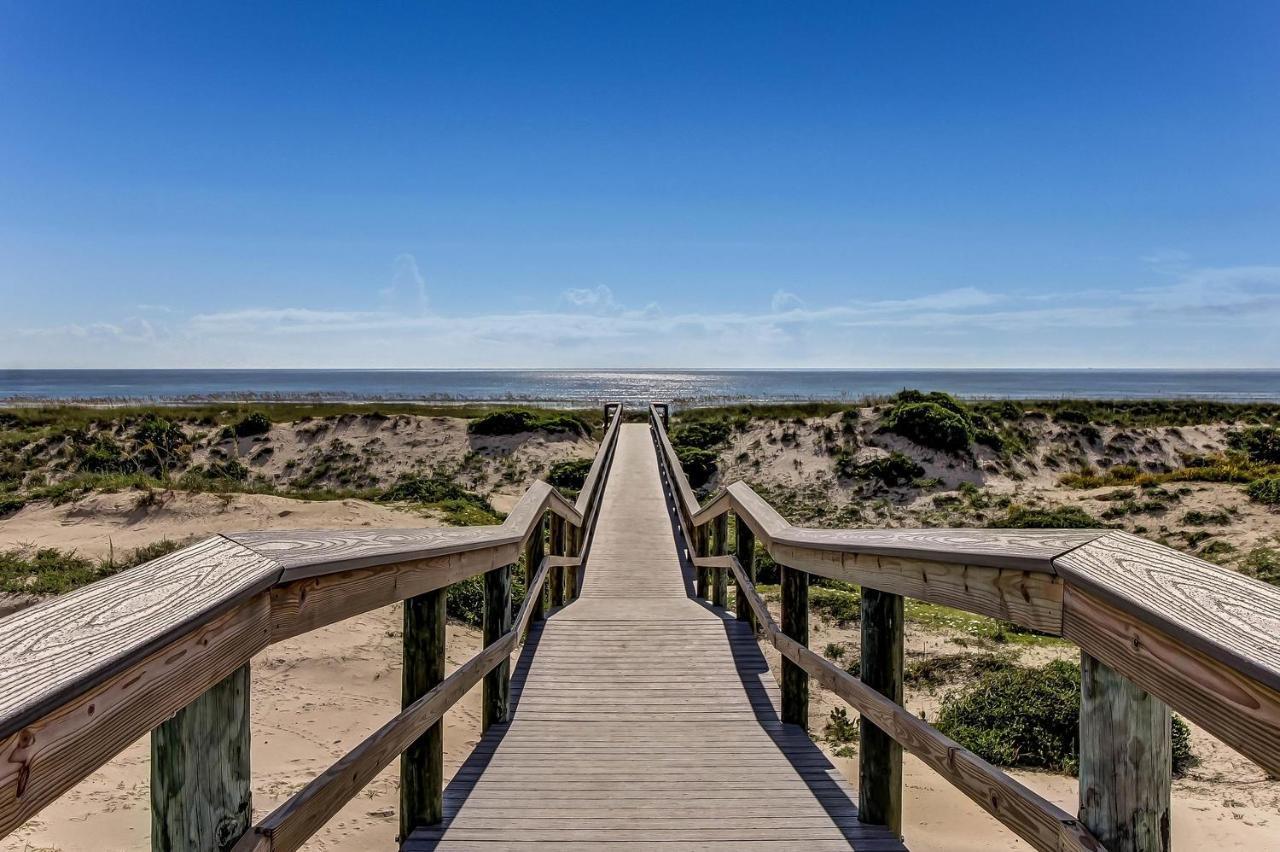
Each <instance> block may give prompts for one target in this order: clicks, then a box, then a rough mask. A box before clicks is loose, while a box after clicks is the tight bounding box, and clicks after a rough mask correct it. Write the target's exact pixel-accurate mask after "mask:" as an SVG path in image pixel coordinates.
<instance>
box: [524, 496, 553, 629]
mask: <svg viewBox="0 0 1280 852" xmlns="http://www.w3.org/2000/svg"><path fill="white" fill-rule="evenodd" d="M545 525H546V518H545V517H542V518H539V519H538V522H537V523H536V524H534V525H533V532H531V533H529V540H528V541H526V542H525V545H524V587H525V588H526V589H528V588H529V587H530V585H531V584H532V583H533V578H534V576H535V575H537V573H538V568H539V567H541V565H542V557H543V556H545V555H546V549H547V548H546V541H545V537H544V535H543V527H545ZM542 601H543V594H542V590H539V592H538V596H537V598H536V599H535V600H534V602H533V604H532V605H531V606H530V608H529V623H530V624H532V623H533V622H535V621H541V620H542V619H543V616H544V612H543V606H542Z"/></svg>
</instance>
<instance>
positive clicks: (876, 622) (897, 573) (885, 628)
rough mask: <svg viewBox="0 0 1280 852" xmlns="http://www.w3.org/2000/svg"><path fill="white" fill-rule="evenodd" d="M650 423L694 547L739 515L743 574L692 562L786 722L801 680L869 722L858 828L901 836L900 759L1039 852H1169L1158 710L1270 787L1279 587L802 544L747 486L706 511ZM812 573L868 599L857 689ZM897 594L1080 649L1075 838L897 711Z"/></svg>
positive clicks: (1127, 541)
mask: <svg viewBox="0 0 1280 852" xmlns="http://www.w3.org/2000/svg"><path fill="white" fill-rule="evenodd" d="M650 422H651V427H652V429H653V432H654V442H655V445H656V447H657V451H658V456H659V463H660V466H661V468H662V471H663V475H664V478H665V479H666V481H667V482H668V485H669V488H670V492H671V495H672V500H673V503H674V510H675V515H676V518H677V522H678V525H679V527H680V530H681V533H682V535H683V536H684V538H685V540H686V541H700V540H702V538H703V537H704V536H705V535H706V530H707V529H708V528H709V527H711V526H712V525H713V524H718V523H721V522H720V521H719V519H720V518H723V517H725V516H727V515H728V514H729V513H730V512H732V513H733V515H734V516H735V527H736V529H737V538H738V547H737V548H736V558H729V557H725V556H702V555H701V553H702V552H703V551H697V553H698V554H699V555H698V556H696V557H695V559H694V564H695V566H696V570H697V571H698V572H699V576H702V575H703V573H705V572H708V571H713V570H715V569H716V568H717V566H722V565H723V566H728V567H730V568H731V569H732V570H733V573H734V576H735V579H736V588H737V597H738V602H737V607H736V609H737V614H738V617H739V618H742V617H743V616H744V615H745V614H746V612H745V609H744V605H745V608H746V609H750V610H751V613H752V615H754V617H755V619H756V620H757V621H758V623H759V624H760V626H761V627H762V629H763V631H764V633H765V636H766V638H767V639H768V640H769V641H770V642H771V643H772V644H774V645H775V646H776V647H777V648H778V650H779V651H780V652H781V653H782V656H783V664H782V678H781V679H782V687H783V715H784V719H785V720H787V721H793V722H795V723H797V724H802V723H803V722H804V719H803V718H802V714H800V712H799V710H798V706H799V702H800V701H801V684H802V681H801V680H800V679H799V677H798V675H797V674H796V672H800V673H802V674H804V675H806V676H809V677H814V678H817V680H818V682H819V683H821V684H822V685H823V686H825V687H827V688H828V689H831V690H832V691H833V692H835V693H836V694H837V695H839V696H840V697H841V698H843V699H844V700H845V701H847V702H848V703H849V704H851V705H852V706H853V707H854V708H855V709H857V710H858V712H859V713H860V714H861V715H862V726H861V731H862V733H861V748H862V753H861V756H860V757H861V760H860V766H861V767H862V769H861V772H860V775H861V778H860V782H861V788H862V815H861V816H862V818H863V819H867V820H875V821H877V822H879V823H883V824H887V825H890V826H895V825H897V824H899V821H900V820H901V754H900V749H905V750H907V751H909V752H911V753H912V754H915V755H916V756H918V757H919V758H920V759H921V760H923V761H924V762H925V763H927V764H928V765H929V766H931V767H932V768H933V769H935V770H936V771H937V772H938V773H939V774H941V775H942V776H943V777H945V778H946V779H947V780H948V781H950V782H951V783H952V784H954V785H955V786H956V787H957V788H959V789H960V790H962V791H963V792H965V794H966V795H968V796H969V797H970V798H972V799H973V800H974V801H975V802H977V803H978V804H979V805H981V806H982V807H983V808H984V809H986V810H987V811H988V812H989V813H991V814H992V815H993V816H995V817H996V818H997V819H999V820H1000V821H1001V822H1003V823H1004V824H1005V825H1006V826H1008V827H1009V828H1010V829H1011V830H1013V831H1014V832H1015V833H1017V834H1018V835H1019V836H1020V837H1022V838H1024V839H1025V840H1027V841H1028V842H1029V843H1031V844H1032V845H1033V846H1035V847H1036V848H1038V849H1045V850H1058V849H1103V848H1105V849H1108V850H1111V851H1112V852H1121V850H1125V852H1127V850H1137V849H1150V848H1161V845H1160V844H1162V843H1167V842H1168V813H1169V772H1170V771H1171V767H1170V765H1169V760H1168V753H1169V737H1170V734H1169V721H1168V712H1169V711H1168V706H1171V707H1173V708H1174V709H1175V710H1177V711H1178V712H1180V713H1183V714H1184V715H1186V716H1187V717H1188V718H1190V719H1191V720H1192V721H1194V722H1196V723H1197V724H1199V725H1200V726H1202V727H1203V728H1205V729H1206V730H1207V731H1209V732H1210V733H1211V734H1213V735H1214V736H1216V737H1218V738H1219V739H1221V740H1222V741H1223V742H1225V743H1227V744H1228V745H1230V746H1231V747H1233V748H1235V749H1236V750H1238V751H1239V752H1240V753H1241V754H1244V755H1245V756H1247V757H1249V758H1250V759H1252V760H1254V761H1255V762H1257V763H1258V764H1259V765H1260V766H1261V767H1262V768H1263V769H1264V770H1266V771H1267V772H1268V773H1270V774H1272V775H1280V590H1278V589H1276V588H1275V587H1272V586H1268V585H1266V584H1263V583H1259V582H1257V581H1254V580H1250V579H1248V578H1246V577H1243V576H1241V575H1239V574H1238V573H1236V572H1233V571H1230V570H1228V569H1225V568H1222V567H1220V566H1217V565H1213V564H1211V563H1208V562H1204V561H1203V560H1199V559H1196V558H1194V557H1191V556H1188V555H1186V554H1182V553H1178V552H1176V551H1173V550H1171V549H1169V548H1166V547H1163V546H1161V545H1158V544H1155V543H1153V542H1150V541H1146V540H1144V539H1141V538H1138V537H1137V536H1133V535H1129V534H1127V533H1122V532H1115V531H1110V530H998V529H892V530H827V529H804V528H799V527H793V526H792V525H791V524H789V523H787V521H786V520H785V519H783V518H782V516H781V515H779V514H778V513H777V511H775V510H774V509H773V508H772V507H771V506H769V504H768V503H767V502H766V501H765V500H763V499H762V498H761V497H760V496H759V495H757V494H756V493H755V492H754V491H752V490H751V488H750V487H748V486H747V485H746V484H745V483H742V482H735V483H733V484H731V485H729V487H728V488H726V489H724V490H723V491H721V492H719V493H718V494H716V495H714V496H713V497H712V498H711V499H709V500H708V501H707V503H706V505H703V506H699V503H698V499H697V497H696V495H695V493H694V491H693V489H692V488H691V487H689V484H688V480H687V479H686V478H685V476H684V473H683V471H682V470H681V469H680V464H679V460H678V459H677V458H676V454H675V450H674V448H673V447H672V446H671V442H670V439H669V438H668V436H667V432H666V423H665V422H664V418H663V416H662V415H661V414H660V413H659V412H658V410H657V409H652V408H651V410H650ZM756 542H758V543H759V544H760V545H761V546H762V547H763V548H764V549H765V550H767V551H768V553H769V554H770V555H771V556H772V557H773V559H774V560H775V561H776V562H777V563H778V564H779V566H781V573H782V620H783V624H782V626H781V627H778V626H777V625H776V624H775V623H774V622H773V621H772V618H771V616H770V615H769V614H768V612H767V610H766V609H765V607H764V603H763V601H762V600H760V598H759V596H758V595H756V594H755V592H754V586H753V583H754V581H755V577H754V573H753V571H752V570H751V568H750V564H751V563H750V561H749V560H750V559H751V555H752V549H753V548H754V546H755V543H756ZM809 574H814V575H818V576H822V577H828V578H832V579H838V580H845V581H848V582H852V583H857V584H859V585H861V586H862V588H863V599H862V600H863V604H862V606H863V611H862V616H863V623H862V630H863V637H862V678H861V679H858V678H853V677H851V676H849V675H848V674H847V673H846V672H844V671H843V670H842V669H840V668H839V667H837V666H834V665H832V664H831V663H829V662H827V661H826V660H824V659H823V658H822V657H820V656H818V655H816V654H814V653H813V652H811V651H809V649H807V648H806V647H805V639H804V626H805V625H804V622H803V621H802V620H801V618H800V615H799V613H798V609H799V607H800V606H801V604H800V601H801V600H802V594H803V593H802V591H801V588H802V585H803V584H804V583H805V580H807V576H808V575H809ZM801 578H804V579H801ZM904 596H905V597H913V598H917V599H919V600H924V601H930V602H933V603H939V604H944V605H946V606H951V607H955V608H957V609H962V610H966V611H968V612H972V613H976V614H979V615H986V616H990V617H993V618H999V619H1004V620H1007V621H1012V622H1014V623H1016V624H1019V625H1021V626H1023V627H1027V628H1031V629H1033V630H1037V631H1040V632H1042V633H1047V634H1050V635H1054V636H1060V637H1063V638H1065V639H1069V640H1071V641H1072V642H1074V643H1075V644H1077V645H1078V646H1079V647H1080V648H1081V651H1082V655H1083V660H1084V663H1083V666H1082V669H1083V680H1084V686H1083V690H1084V691H1083V694H1082V712H1081V737H1080V739H1081V751H1080V761H1081V772H1080V778H1081V790H1080V820H1082V821H1083V822H1081V821H1080V820H1077V819H1075V818H1072V817H1071V816H1069V815H1067V814H1065V813H1063V812H1062V811H1061V810H1060V809H1058V808H1056V807H1054V806H1053V805H1051V804H1049V803H1048V802H1046V801H1044V800H1043V799H1042V798H1040V797H1039V796H1037V795H1036V794H1034V793H1032V792H1031V791H1030V790H1027V789H1026V788H1025V787H1023V786H1022V785H1020V784H1018V783H1017V782H1016V781H1014V780H1013V779H1011V778H1009V777H1008V776H1007V775H1005V774H1004V773H1003V772H1001V771H1000V770H998V769H996V768H995V767H993V766H991V765H990V764H987V763H986V762H985V761H982V760H981V759H979V758H978V757H977V756H976V755H973V754H972V753H970V752H968V751H967V750H965V749H963V748H961V747H960V746H959V745H957V744H956V743H954V742H951V741H950V740H948V739H947V738H946V737H944V736H942V735H941V734H940V733H938V732H937V731H936V730H934V729H933V728H931V727H929V726H928V725H927V724H925V723H924V722H923V721H921V720H919V719H917V718H915V717H914V716H912V715H911V714H910V713H907V712H906V711H905V710H903V709H902V707H901V695H902V693H901V690H902V621H903V617H902V611H903V610H902V598H903V597H904ZM789 694H790V695H792V696H793V697H792V698H791V699H790V700H788V697H787V696H788V695H789ZM1166 704H1167V705H1168V706H1166Z"/></svg>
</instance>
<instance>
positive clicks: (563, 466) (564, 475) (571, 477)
mask: <svg viewBox="0 0 1280 852" xmlns="http://www.w3.org/2000/svg"><path fill="white" fill-rule="evenodd" d="M590 472H591V459H568V460H566V461H558V462H556V463H555V464H553V465H551V469H550V470H549V471H547V483H548V484H550V485H554V486H555V487H556V488H569V489H572V490H574V491H578V490H581V488H582V486H583V485H584V484H585V483H586V481H587V474H588V473H590Z"/></svg>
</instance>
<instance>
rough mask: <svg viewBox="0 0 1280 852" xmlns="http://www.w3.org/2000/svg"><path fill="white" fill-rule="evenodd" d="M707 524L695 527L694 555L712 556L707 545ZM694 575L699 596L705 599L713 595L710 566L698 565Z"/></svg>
mask: <svg viewBox="0 0 1280 852" xmlns="http://www.w3.org/2000/svg"><path fill="white" fill-rule="evenodd" d="M707 538H708V532H707V525H706V524H703V525H702V526H700V527H694V529H693V555H694V556H710V555H711V551H710V549H709V548H708V547H707ZM694 576H695V578H696V579H697V593H698V597H700V598H702V599H703V600H704V601H705V600H707V599H708V598H710V597H711V582H710V580H711V571H710V569H709V568H702V567H698V568H695V569H694Z"/></svg>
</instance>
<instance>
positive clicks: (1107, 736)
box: [1080, 654, 1173, 852]
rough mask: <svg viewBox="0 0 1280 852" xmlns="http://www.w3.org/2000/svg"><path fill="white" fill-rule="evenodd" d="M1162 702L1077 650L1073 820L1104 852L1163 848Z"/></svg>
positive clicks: (1166, 803) (1165, 731)
mask: <svg viewBox="0 0 1280 852" xmlns="http://www.w3.org/2000/svg"><path fill="white" fill-rule="evenodd" d="M1170 725H1171V719H1170V716H1169V706H1168V705H1167V704H1165V703H1164V702H1163V701H1161V700H1160V699H1158V698H1155V697H1153V696H1152V695H1151V694H1150V693H1149V692H1145V691H1144V690H1143V689H1142V688H1141V687H1139V686H1137V685H1136V684H1135V683H1134V682H1133V681H1131V680H1129V679H1128V678H1126V677H1124V676H1123V675H1121V674H1118V673H1117V672H1116V671H1115V670H1114V669H1112V668H1110V667H1109V666H1107V664H1106V663H1103V662H1100V661H1099V660H1097V659H1094V658H1093V657H1091V656H1089V655H1088V654H1082V655H1081V660H1080V821H1081V822H1082V823H1084V824H1085V825H1086V826H1087V827H1088V828H1089V830H1090V831H1092V832H1093V835H1094V836H1095V837H1097V838H1098V840H1099V841H1100V842H1101V843H1102V844H1103V845H1104V846H1106V848H1107V850H1108V852H1169V850H1170V848H1171V846H1170V831H1169V826H1170V795H1171V792H1172V791H1171V788H1172V782H1173V748H1172V737H1171V733H1170Z"/></svg>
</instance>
